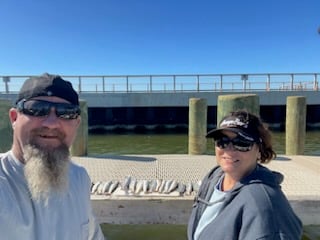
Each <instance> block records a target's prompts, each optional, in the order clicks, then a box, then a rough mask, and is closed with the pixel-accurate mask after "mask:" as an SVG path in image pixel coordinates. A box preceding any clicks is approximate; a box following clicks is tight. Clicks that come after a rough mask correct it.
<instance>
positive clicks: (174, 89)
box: [173, 75, 176, 92]
mask: <svg viewBox="0 0 320 240" xmlns="http://www.w3.org/2000/svg"><path fill="white" fill-rule="evenodd" d="M173 91H174V92H176V75H173Z"/></svg>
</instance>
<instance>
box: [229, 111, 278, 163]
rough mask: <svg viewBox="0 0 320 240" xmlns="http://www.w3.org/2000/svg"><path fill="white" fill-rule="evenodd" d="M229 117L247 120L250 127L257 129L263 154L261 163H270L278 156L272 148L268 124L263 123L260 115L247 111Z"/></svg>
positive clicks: (237, 112)
mask: <svg viewBox="0 0 320 240" xmlns="http://www.w3.org/2000/svg"><path fill="white" fill-rule="evenodd" d="M229 116H236V117H238V118H240V119H246V120H247V121H248V122H250V125H251V126H253V127H254V128H256V131H257V132H256V133H257V134H258V136H259V139H260V141H259V142H258V143H257V144H258V145H259V150H260V153H261V157H260V159H258V162H260V163H268V162H270V161H271V160H272V159H274V158H275V157H276V156H277V154H276V153H275V151H274V150H273V148H272V135H271V132H270V130H269V129H268V126H267V124H266V123H264V122H262V120H261V118H260V117H259V116H258V115H255V114H253V113H250V112H248V111H247V110H238V111H234V112H231V113H230V115H229Z"/></svg>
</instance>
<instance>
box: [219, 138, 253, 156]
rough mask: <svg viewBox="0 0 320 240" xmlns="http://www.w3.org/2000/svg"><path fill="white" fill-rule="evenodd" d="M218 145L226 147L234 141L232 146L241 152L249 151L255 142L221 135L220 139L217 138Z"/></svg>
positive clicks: (222, 147)
mask: <svg viewBox="0 0 320 240" xmlns="http://www.w3.org/2000/svg"><path fill="white" fill-rule="evenodd" d="M215 143H216V146H217V147H219V148H221V149H225V148H227V147H228V145H229V144H230V143H232V146H233V148H234V149H235V150H237V151H239V152H248V151H250V150H251V149H252V147H253V145H254V143H255V142H252V141H248V140H246V139H243V138H240V137H236V138H233V139H230V138H228V137H221V138H219V139H216V140H215Z"/></svg>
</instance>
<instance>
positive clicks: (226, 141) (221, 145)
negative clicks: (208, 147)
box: [215, 137, 231, 149]
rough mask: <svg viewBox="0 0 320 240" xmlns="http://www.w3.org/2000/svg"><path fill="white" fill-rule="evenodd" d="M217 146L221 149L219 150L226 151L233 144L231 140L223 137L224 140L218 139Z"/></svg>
mask: <svg viewBox="0 0 320 240" xmlns="http://www.w3.org/2000/svg"><path fill="white" fill-rule="evenodd" d="M215 142H216V145H217V146H218V147H219V148H222V149H225V148H226V147H227V146H228V145H229V143H230V142H231V141H230V139H229V138H227V137H222V138H219V139H217V140H216V141H215Z"/></svg>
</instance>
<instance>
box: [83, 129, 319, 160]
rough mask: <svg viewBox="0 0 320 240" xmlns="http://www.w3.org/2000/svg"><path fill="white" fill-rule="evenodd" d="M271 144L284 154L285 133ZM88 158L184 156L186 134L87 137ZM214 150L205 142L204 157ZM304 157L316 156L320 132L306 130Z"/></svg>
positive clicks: (275, 133) (186, 142)
mask: <svg viewBox="0 0 320 240" xmlns="http://www.w3.org/2000/svg"><path fill="white" fill-rule="evenodd" d="M273 142H274V147H275V150H276V152H277V154H284V153H285V133H284V132H273ZM88 152H89V155H97V154H98V155H99V154H116V155H121V154H187V153H188V135H187V134H169V133H168V134H158V133H157V134H155V133H146V134H132V133H127V134H111V133H108V134H103V135H102V134H101V135H97V134H90V135H89V142H88ZM213 152H214V148H213V144H212V142H211V141H210V140H208V146H207V154H213ZM305 155H317V156H320V130H316V131H308V132H307V134H306V140H305Z"/></svg>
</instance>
